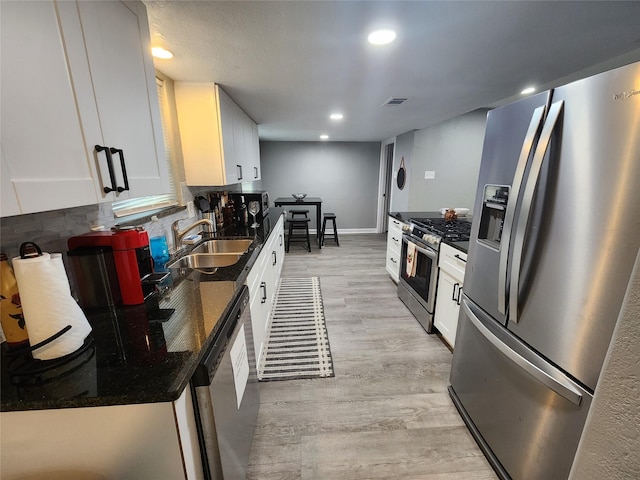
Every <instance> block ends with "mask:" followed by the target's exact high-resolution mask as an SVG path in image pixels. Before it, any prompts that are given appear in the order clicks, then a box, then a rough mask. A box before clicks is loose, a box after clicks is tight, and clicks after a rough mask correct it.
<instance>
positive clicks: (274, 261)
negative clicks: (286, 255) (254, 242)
mask: <svg viewBox="0 0 640 480" xmlns="http://www.w3.org/2000/svg"><path fill="white" fill-rule="evenodd" d="M271 254H272V255H273V264H272V265H275V264H276V263H278V255H277V254H276V251H275V250H274V251H272V252H271Z"/></svg>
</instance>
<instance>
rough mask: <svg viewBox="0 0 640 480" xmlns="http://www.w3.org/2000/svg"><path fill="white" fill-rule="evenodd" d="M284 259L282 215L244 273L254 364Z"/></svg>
mask: <svg viewBox="0 0 640 480" xmlns="http://www.w3.org/2000/svg"><path fill="white" fill-rule="evenodd" d="M283 263H284V217H283V216H280V219H279V220H278V223H276V226H275V228H274V229H273V231H272V232H271V235H270V236H269V239H268V240H267V242H266V244H265V245H264V246H263V247H262V251H261V252H260V255H259V256H258V259H257V261H256V263H255V264H254V266H253V268H252V269H251V272H249V275H248V276H247V286H248V287H249V299H250V308H251V325H252V327H253V343H254V347H255V350H256V363H257V365H260V358H261V357H262V347H263V344H264V342H265V340H266V337H267V332H268V330H269V319H270V317H271V310H272V307H273V302H274V299H275V294H276V290H277V288H278V282H279V280H280V273H281V272H282V264H283Z"/></svg>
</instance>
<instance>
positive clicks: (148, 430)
mask: <svg viewBox="0 0 640 480" xmlns="http://www.w3.org/2000/svg"><path fill="white" fill-rule="evenodd" d="M0 419H1V421H2V436H1V437H0V442H1V447H2V448H1V449H0V452H1V453H0V454H1V455H2V457H1V462H0V464H1V465H2V466H1V470H0V476H1V477H2V478H3V480H4V479H6V480H14V479H18V478H31V479H38V480H40V479H42V480H44V479H47V480H62V479H68V478H131V479H133V478H171V479H188V480H191V479H201V478H204V476H203V473H202V462H201V460H200V453H199V452H200V451H199V447H198V438H197V433H196V424H195V417H194V413H193V404H192V401H191V395H190V391H189V388H187V389H185V391H184V392H183V394H182V395H181V396H180V398H179V399H178V400H176V401H175V402H164V403H162V402H160V403H146V404H133V405H114V406H109V407H85V408H62V409H52V410H30V411H23V412H2V413H1V414H0Z"/></svg>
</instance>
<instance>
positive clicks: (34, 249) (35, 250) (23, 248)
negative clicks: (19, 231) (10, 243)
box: [20, 242, 42, 260]
mask: <svg viewBox="0 0 640 480" xmlns="http://www.w3.org/2000/svg"><path fill="white" fill-rule="evenodd" d="M29 245H30V246H31V248H29ZM27 249H28V250H29V251H27ZM41 256H42V249H41V248H40V247H39V246H38V244H36V243H34V242H23V243H22V244H21V245H20V258H22V259H23V260H24V259H25V258H33V257H41Z"/></svg>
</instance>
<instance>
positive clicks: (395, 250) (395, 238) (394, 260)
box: [387, 216, 406, 283]
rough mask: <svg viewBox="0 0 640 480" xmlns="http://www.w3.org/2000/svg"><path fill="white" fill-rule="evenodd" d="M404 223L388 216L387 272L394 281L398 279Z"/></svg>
mask: <svg viewBox="0 0 640 480" xmlns="http://www.w3.org/2000/svg"><path fill="white" fill-rule="evenodd" d="M405 225H406V224H405V223H404V222H401V221H400V220H398V219H396V218H395V217H393V216H389V230H388V232H387V272H389V275H391V278H392V279H393V281H394V282H396V283H398V281H399V280H400V255H401V253H402V227H403V226H405Z"/></svg>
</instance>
